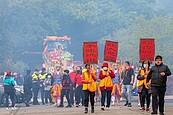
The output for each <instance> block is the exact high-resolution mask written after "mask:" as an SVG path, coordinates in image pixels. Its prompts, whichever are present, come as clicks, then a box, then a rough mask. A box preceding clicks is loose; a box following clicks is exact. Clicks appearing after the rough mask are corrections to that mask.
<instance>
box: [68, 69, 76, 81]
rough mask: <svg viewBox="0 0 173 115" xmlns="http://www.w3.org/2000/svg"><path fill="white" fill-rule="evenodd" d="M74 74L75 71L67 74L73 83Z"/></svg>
mask: <svg viewBox="0 0 173 115" xmlns="http://www.w3.org/2000/svg"><path fill="white" fill-rule="evenodd" d="M75 75H76V72H71V73H70V74H69V76H70V79H71V81H72V83H73V84H74V83H75Z"/></svg>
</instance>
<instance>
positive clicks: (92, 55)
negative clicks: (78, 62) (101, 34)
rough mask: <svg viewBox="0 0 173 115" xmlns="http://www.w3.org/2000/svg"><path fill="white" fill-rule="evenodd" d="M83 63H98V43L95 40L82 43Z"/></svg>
mask: <svg viewBox="0 0 173 115" xmlns="http://www.w3.org/2000/svg"><path fill="white" fill-rule="evenodd" d="M83 63H84V64H87V63H89V64H97V63H98V45H97V42H84V43H83Z"/></svg>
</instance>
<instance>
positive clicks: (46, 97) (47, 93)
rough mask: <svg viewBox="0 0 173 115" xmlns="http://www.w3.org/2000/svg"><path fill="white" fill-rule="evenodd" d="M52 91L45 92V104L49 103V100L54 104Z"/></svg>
mask: <svg viewBox="0 0 173 115" xmlns="http://www.w3.org/2000/svg"><path fill="white" fill-rule="evenodd" d="M50 93H51V91H50V90H45V103H46V104H47V103H48V99H49V102H50V103H52V98H51V94H50Z"/></svg>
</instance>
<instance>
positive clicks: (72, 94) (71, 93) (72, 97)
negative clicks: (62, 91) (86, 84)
mask: <svg viewBox="0 0 173 115" xmlns="http://www.w3.org/2000/svg"><path fill="white" fill-rule="evenodd" d="M74 92H75V91H74V90H73V87H72V86H71V87H70V102H71V105H74Z"/></svg>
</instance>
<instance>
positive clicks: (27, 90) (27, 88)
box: [23, 70, 32, 106]
mask: <svg viewBox="0 0 173 115" xmlns="http://www.w3.org/2000/svg"><path fill="white" fill-rule="evenodd" d="M31 88H32V76H31V70H27V72H26V75H25V76H24V85H23V90H24V95H25V105H26V106H30V105H29V101H30V100H31V98H32V91H31Z"/></svg>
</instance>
